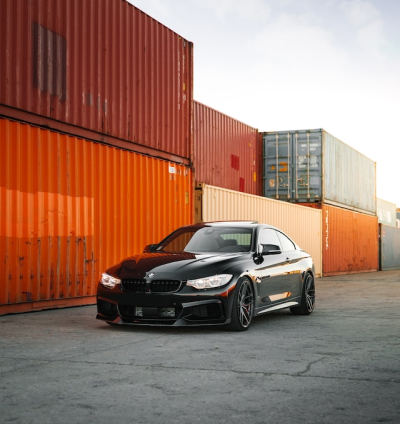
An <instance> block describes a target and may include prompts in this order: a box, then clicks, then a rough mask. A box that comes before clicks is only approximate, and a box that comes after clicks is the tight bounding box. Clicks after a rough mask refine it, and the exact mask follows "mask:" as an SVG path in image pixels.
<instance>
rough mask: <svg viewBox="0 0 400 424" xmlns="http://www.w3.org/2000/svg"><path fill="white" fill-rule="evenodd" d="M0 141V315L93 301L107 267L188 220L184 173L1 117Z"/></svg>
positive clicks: (188, 182)
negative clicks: (22, 306)
mask: <svg viewBox="0 0 400 424" xmlns="http://www.w3.org/2000/svg"><path fill="white" fill-rule="evenodd" d="M0 137H1V140H2V142H1V144H0V161H1V164H0V288H1V290H0V313H1V310H2V309H1V305H9V304H18V303H21V302H40V301H48V300H54V299H68V298H70V299H71V298H77V297H83V296H92V295H94V294H95V289H96V285H97V281H98V279H99V276H100V273H101V272H102V271H104V269H105V268H106V267H107V266H109V265H111V264H114V263H116V262H117V261H119V260H121V259H122V258H123V257H126V256H129V255H132V254H135V253H140V252H142V251H143V248H144V246H145V245H147V244H150V243H155V242H158V241H160V240H161V239H162V238H163V237H165V236H166V235H167V234H168V233H169V232H171V231H173V230H174V229H176V228H177V227H179V226H181V225H186V224H190V223H192V222H193V199H192V188H193V183H192V172H191V170H190V168H188V167H185V166H183V165H177V164H174V163H171V162H167V161H163V160H159V159H155V158H152V157H148V156H144V155H140V154H137V153H133V152H128V151H124V150H120V149H116V148H114V147H109V146H105V145H101V144H96V143H93V142H89V141H86V140H83V139H79V138H76V137H71V136H67V135H64V134H60V133H57V132H51V131H48V130H44V129H40V128H36V127H33V126H30V125H24V124H21V123H18V122H12V121H9V120H7V119H0ZM17 309H18V308H17ZM17 309H16V310H17ZM8 312H12V310H8Z"/></svg>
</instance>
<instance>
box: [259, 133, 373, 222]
mask: <svg viewBox="0 0 400 424" xmlns="http://www.w3.org/2000/svg"><path fill="white" fill-rule="evenodd" d="M263 139H264V195H265V196H266V197H270V198H273V199H279V200H284V201H287V202H293V203H304V202H307V203H325V204H331V205H333V206H339V207H344V208H347V209H351V210H356V211H359V212H362V213H368V214H371V215H376V163H375V162H373V161H372V160H371V159H369V158H367V157H366V156H364V155H363V154H361V153H359V152H358V151H357V150H355V149H353V148H352V147H350V146H348V145H347V144H345V143H343V142H342V141H340V140H339V139H337V138H336V137H334V136H332V135H331V134H329V133H328V132H326V131H325V130H323V129H316V130H301V131H279V132H266V133H264V135H263Z"/></svg>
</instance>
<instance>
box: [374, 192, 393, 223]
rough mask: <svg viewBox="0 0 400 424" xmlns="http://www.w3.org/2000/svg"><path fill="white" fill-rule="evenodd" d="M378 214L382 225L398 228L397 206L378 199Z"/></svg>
mask: <svg viewBox="0 0 400 424" xmlns="http://www.w3.org/2000/svg"><path fill="white" fill-rule="evenodd" d="M376 213H377V215H378V222H379V223H380V224H385V225H389V226H391V227H396V205H395V204H394V203H391V202H387V201H386V200H383V199H379V198H377V199H376Z"/></svg>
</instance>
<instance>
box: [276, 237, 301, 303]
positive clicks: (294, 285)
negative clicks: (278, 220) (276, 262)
mask: <svg viewBox="0 0 400 424" xmlns="http://www.w3.org/2000/svg"><path fill="white" fill-rule="evenodd" d="M276 233H277V235H278V238H279V241H280V242H281V246H282V253H283V254H284V256H286V262H288V263H289V264H290V265H291V271H290V275H288V287H287V288H288V290H289V291H290V293H291V295H290V296H289V297H291V298H293V297H298V296H301V290H302V277H301V273H302V268H301V266H300V261H301V259H302V258H303V257H304V256H303V255H302V254H301V252H300V251H299V250H298V249H297V248H296V246H295V244H294V243H293V242H292V240H290V238H289V237H287V236H286V234H283V233H282V232H281V231H277V232H276Z"/></svg>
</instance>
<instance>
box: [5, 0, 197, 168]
mask: <svg viewBox="0 0 400 424" xmlns="http://www.w3.org/2000/svg"><path fill="white" fill-rule="evenodd" d="M0 44H1V49H0V75H1V78H0V80H1V84H0V113H1V114H3V115H5V116H8V117H11V118H13V119H17V120H21V121H22V120H23V121H26V122H31V123H33V124H37V125H43V126H44V125H47V126H48V127H50V128H54V129H56V130H60V131H65V132H68V133H71V134H79V135H80V136H82V137H84V138H88V136H87V135H86V134H84V133H83V131H84V130H91V131H93V132H96V133H97V135H96V140H99V141H102V142H107V143H108V144H114V145H120V144H118V143H120V142H121V140H126V141H128V142H129V144H130V145H131V146H130V147H128V149H134V148H135V149H137V151H139V152H144V153H146V154H150V155H152V156H160V155H162V152H168V153H169V154H172V155H175V156H176V157H177V158H178V157H179V158H180V161H181V162H182V163H186V164H189V160H188V158H191V157H192V153H193V152H192V148H193V143H192V142H193V140H192V114H193V45H192V43H190V42H188V41H187V40H185V39H183V38H182V37H181V36H179V35H178V34H176V33H175V32H173V31H171V30H170V29H169V28H167V27H165V26H164V25H162V24H160V23H159V22H157V21H156V20H155V19H153V18H151V17H150V16H148V15H146V14H145V13H143V12H142V11H141V10H139V9H137V8H136V7H135V6H133V5H131V4H130V3H128V2H127V1H125V0H101V1H98V0H68V1H66V0H2V1H1V13H0ZM66 124H68V126H74V127H75V128H74V129H71V128H65V127H66ZM78 130H79V131H81V132H80V133H78ZM91 138H92V137H91ZM146 150H147V151H146ZM150 150H151V151H150ZM163 157H165V156H163ZM168 159H169V158H168ZM185 159H186V160H185ZM174 161H175V162H177V160H176V159H174Z"/></svg>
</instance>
